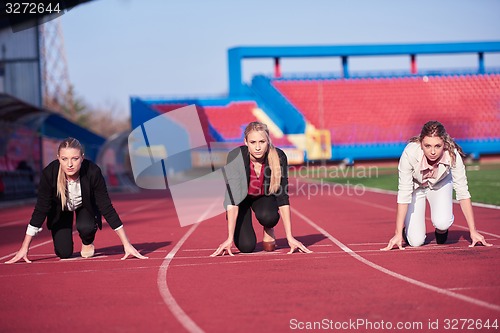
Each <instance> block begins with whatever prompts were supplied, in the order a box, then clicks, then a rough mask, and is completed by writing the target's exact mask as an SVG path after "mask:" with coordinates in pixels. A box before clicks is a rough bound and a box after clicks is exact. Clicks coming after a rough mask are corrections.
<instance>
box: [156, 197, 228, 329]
mask: <svg viewBox="0 0 500 333" xmlns="http://www.w3.org/2000/svg"><path fill="white" fill-rule="evenodd" d="M217 204H219V201H218V200H214V201H213V203H212V204H211V205H210V206H209V207H208V208H207V209H206V210H205V212H204V214H203V215H202V216H201V217H200V219H199V220H200V221H203V220H204V218H205V217H206V215H208V213H209V212H210V211H211V210H212V208H213V207H214V206H215V205H217ZM199 225H200V223H196V224H193V226H192V227H191V228H189V230H188V231H187V232H186V234H184V236H182V238H181V239H180V240H179V242H177V244H176V245H175V246H174V248H173V249H172V251H170V252H169V253H168V254H167V256H166V257H165V260H163V263H162V264H161V266H160V269H159V270H158V278H157V280H156V283H157V284H158V289H159V291H160V294H161V297H162V298H163V301H164V302H165V304H166V305H167V307H168V308H169V309H170V312H172V314H173V315H174V317H175V318H176V319H177V320H178V321H179V323H181V325H182V326H184V328H185V329H186V330H187V331H188V332H191V333H203V330H202V329H201V328H200V327H199V326H198V325H196V323H195V322H194V321H193V320H192V319H191V318H190V317H189V316H188V315H187V314H186V312H184V310H182V308H181V307H180V305H179V304H178V303H177V301H176V300H175V298H174V296H173V295H172V293H171V292H170V289H169V288H168V284H167V270H168V267H169V265H170V262H171V261H172V259H173V258H174V256H175V255H176V253H177V252H178V251H179V249H180V248H181V247H182V245H184V243H185V242H186V240H187V239H188V238H189V236H191V234H192V233H193V232H194V231H195V230H196V228H198V226H199Z"/></svg>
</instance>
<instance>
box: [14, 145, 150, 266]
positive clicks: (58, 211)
mask: <svg viewBox="0 0 500 333" xmlns="http://www.w3.org/2000/svg"><path fill="white" fill-rule="evenodd" d="M101 214H102V215H103V216H104V217H105V218H106V221H107V222H108V224H109V225H110V226H111V228H113V229H114V230H115V232H116V233H117V234H118V237H119V238H120V240H121V242H122V244H123V248H124V251H125V255H124V256H123V257H122V259H126V258H127V257H128V256H130V255H132V256H135V257H137V258H140V259H146V258H147V257H145V256H143V255H141V254H140V253H139V252H138V251H137V250H136V249H135V248H134V246H132V244H131V243H130V242H129V240H128V238H127V235H126V234H125V230H124V228H123V224H122V221H121V220H120V217H119V216H118V214H117V213H116V210H115V209H114V207H113V205H112V203H111V200H110V198H109V196H108V191H107V188H106V183H105V181H104V178H103V176H102V173H101V169H99V167H98V166H97V165H96V164H94V163H92V162H91V161H89V160H87V159H85V158H84V152H83V147H82V145H81V144H80V142H79V141H78V140H76V139H74V138H67V139H65V140H64V141H62V142H61V144H60V145H59V147H58V150H57V159H56V160H54V161H53V162H51V163H50V164H49V165H48V166H47V167H45V168H44V169H43V171H42V175H41V179H40V185H39V187H38V199H37V202H36V205H35V209H34V211H33V214H32V216H31V221H30V223H29V224H28V228H27V230H26V235H25V237H24V241H23V244H22V245H21V249H20V250H19V251H18V252H17V254H16V255H15V256H14V258H12V259H11V260H9V261H7V262H6V263H7V264H11V263H15V262H17V261H19V260H21V259H23V260H24V261H25V262H27V263H31V261H30V260H29V259H28V251H29V247H30V244H31V240H32V239H33V237H34V236H35V235H36V234H37V233H39V232H40V231H41V229H42V224H43V222H44V221H45V219H47V227H48V228H49V229H50V230H51V232H52V239H53V242H54V251H55V254H56V255H57V256H58V257H59V258H61V259H64V258H69V257H71V256H72V255H73V235H72V232H73V230H72V229H73V218H74V216H75V215H76V229H77V231H78V234H79V236H80V239H81V241H82V247H81V251H80V254H81V256H82V257H84V258H89V257H92V256H93V255H94V251H95V248H94V238H95V235H96V232H97V228H99V229H101V228H102V221H101Z"/></svg>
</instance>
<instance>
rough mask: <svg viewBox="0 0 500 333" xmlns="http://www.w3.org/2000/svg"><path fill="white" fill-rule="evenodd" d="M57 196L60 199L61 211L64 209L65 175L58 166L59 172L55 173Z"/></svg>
mask: <svg viewBox="0 0 500 333" xmlns="http://www.w3.org/2000/svg"><path fill="white" fill-rule="evenodd" d="M57 196H58V197H59V198H60V199H61V205H62V210H64V209H65V208H66V200H67V199H66V175H65V174H64V171H63V169H62V167H61V165H59V171H58V173H57Z"/></svg>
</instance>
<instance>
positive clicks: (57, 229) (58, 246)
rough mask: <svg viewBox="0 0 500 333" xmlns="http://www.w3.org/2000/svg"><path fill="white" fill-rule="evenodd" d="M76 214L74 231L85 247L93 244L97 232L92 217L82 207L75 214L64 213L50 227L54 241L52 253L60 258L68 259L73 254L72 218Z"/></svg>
mask: <svg viewBox="0 0 500 333" xmlns="http://www.w3.org/2000/svg"><path fill="white" fill-rule="evenodd" d="M75 213H76V230H77V231H78V234H79V235H80V238H81V240H82V243H83V244H85V245H89V244H92V243H93V242H94V238H95V234H96V232H97V224H96V223H95V220H94V216H92V214H90V213H89V211H88V210H87V209H85V208H83V207H80V208H78V209H77V210H76V211H75V212H68V211H64V212H62V213H61V219H60V220H59V221H57V222H56V223H54V226H53V227H52V230H51V231H52V240H53V241H54V252H55V253H56V255H57V256H58V257H59V258H61V259H64V258H69V257H71V255H72V254H73V217H74V215H75Z"/></svg>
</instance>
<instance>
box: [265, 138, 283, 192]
mask: <svg viewBox="0 0 500 333" xmlns="http://www.w3.org/2000/svg"><path fill="white" fill-rule="evenodd" d="M267 160H268V161H269V167H270V168H271V184H269V192H270V193H276V192H278V191H279V189H280V185H281V165H280V158H279V156H278V152H277V151H276V148H275V147H274V146H273V144H272V143H269V154H268V156H267Z"/></svg>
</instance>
